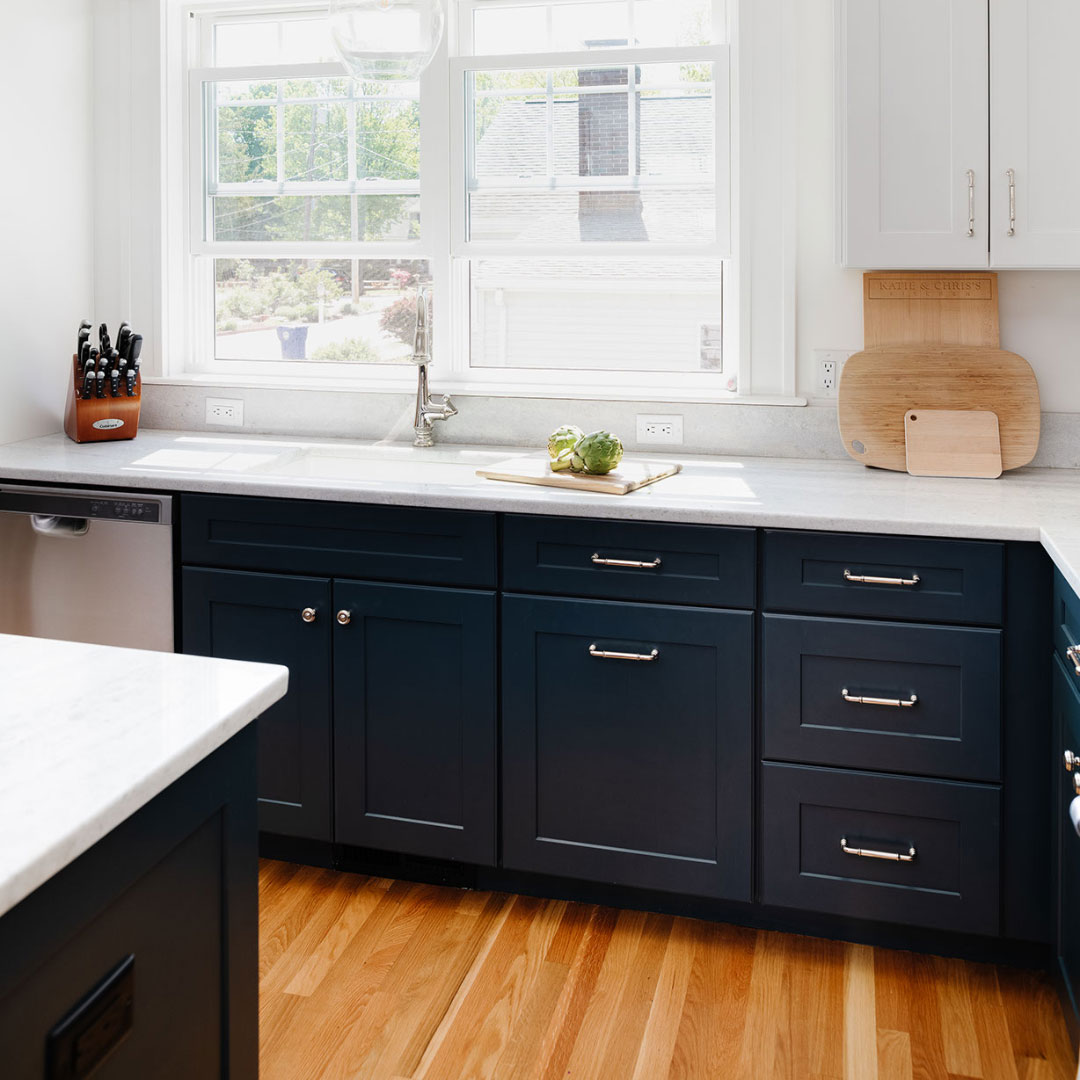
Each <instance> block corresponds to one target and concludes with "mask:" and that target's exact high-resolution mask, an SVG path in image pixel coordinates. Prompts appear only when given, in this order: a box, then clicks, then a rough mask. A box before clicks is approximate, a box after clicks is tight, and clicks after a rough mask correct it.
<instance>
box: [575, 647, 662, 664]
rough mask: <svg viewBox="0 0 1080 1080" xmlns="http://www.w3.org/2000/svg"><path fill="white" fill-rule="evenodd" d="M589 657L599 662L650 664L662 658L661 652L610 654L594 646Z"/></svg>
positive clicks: (590, 648) (655, 650) (657, 650)
mask: <svg viewBox="0 0 1080 1080" xmlns="http://www.w3.org/2000/svg"><path fill="white" fill-rule="evenodd" d="M589 655H590V656H595V657H596V659H597V660H638V661H640V662H641V663H644V664H648V663H651V662H652V661H653V660H656V659H657V658H658V657H659V656H660V650H659V649H653V651H652V652H651V653H632V652H608V651H606V650H604V649H598V648H597V647H596V645H595V644H593V645H590V646H589Z"/></svg>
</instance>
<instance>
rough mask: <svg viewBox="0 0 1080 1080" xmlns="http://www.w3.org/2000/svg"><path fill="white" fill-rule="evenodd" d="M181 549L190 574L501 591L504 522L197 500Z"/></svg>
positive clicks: (190, 505) (376, 509)
mask: <svg viewBox="0 0 1080 1080" xmlns="http://www.w3.org/2000/svg"><path fill="white" fill-rule="evenodd" d="M181 549H182V550H181V556H182V559H183V562H184V563H185V564H187V565H191V564H198V565H201V566H214V567H223V568H226V569H235V570H268V571H279V572H285V573H296V574H318V575H324V576H340V577H353V578H361V579H364V580H367V581H401V582H410V583H416V584H422V585H429V584H431V585H474V586H492V585H494V584H495V517H494V515H492V514H479V513H470V512H468V511H461V510H425V509H412V508H408V507H397V506H358V505H354V504H351V503H329V502H325V503H324V502H300V501H297V500H293V499H261V498H230V497H228V496H219V495H189V496H186V497H185V498H184V501H183V514H182V525H181Z"/></svg>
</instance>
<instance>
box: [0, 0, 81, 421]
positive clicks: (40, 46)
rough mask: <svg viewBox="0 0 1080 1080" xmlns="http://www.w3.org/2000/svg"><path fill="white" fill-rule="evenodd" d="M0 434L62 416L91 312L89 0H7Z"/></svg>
mask: <svg viewBox="0 0 1080 1080" xmlns="http://www.w3.org/2000/svg"><path fill="white" fill-rule="evenodd" d="M0 7H2V14H0V26H2V30H0V40H2V42H3V53H4V62H3V64H2V65H0V100H3V102H4V108H3V110H2V112H0V115H2V117H3V119H2V120H0V146H3V148H4V153H3V159H2V161H0V326H2V327H3V346H2V351H0V372H2V373H3V393H0V442H13V441H15V440H17V439H26V438H32V437H33V436H35V435H44V434H48V433H49V432H53V431H58V430H60V428H61V426H62V420H63V409H64V401H65V397H64V392H65V383H66V379H67V377H68V373H69V371H70V366H71V357H72V354H73V353H74V351H75V339H76V332H77V329H78V325H79V320H80V319H82V318H87V317H92V315H91V305H92V299H93V298H92V272H91V245H92V240H93V217H92V215H93V203H92V197H93V175H92V170H93V156H92V155H93V143H92V127H93V116H92V106H91V95H90V85H91V67H90V57H91V53H90V48H91V19H90V0H49V2H48V3H38V4H16V3H12V2H10V0H3V3H2V4H0Z"/></svg>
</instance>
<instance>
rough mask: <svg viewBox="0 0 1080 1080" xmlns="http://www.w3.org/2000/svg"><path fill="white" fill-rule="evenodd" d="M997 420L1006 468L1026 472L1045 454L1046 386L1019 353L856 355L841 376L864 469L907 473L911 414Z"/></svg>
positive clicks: (843, 423)
mask: <svg viewBox="0 0 1080 1080" xmlns="http://www.w3.org/2000/svg"><path fill="white" fill-rule="evenodd" d="M913 409H914V410H918V409H957V410H963V411H967V410H971V409H977V410H983V411H986V412H992V413H996V414H997V418H998V425H999V427H1000V430H1001V465H1002V468H1003V469H1006V470H1007V469H1019V468H1020V467H1021V466H1022V465H1026V464H1027V463H1028V462H1029V461H1031V459H1032V458H1033V457H1034V456H1035V451H1036V450H1037V449H1038V447H1039V427H1040V423H1041V419H1042V417H1041V413H1040V407H1039V384H1038V382H1037V381H1036V379H1035V373H1034V372H1033V371H1032V370H1031V365H1030V364H1028V362H1027V361H1026V360H1025V359H1024V358H1023V357H1022V356H1017V355H1016V353H1011V352H1004V351H1003V350H1001V349H985V348H977V347H974V346H962V345H955V346H950V345H936V346H935V345H920V346H914V345H888V346H884V347H880V348H877V349H866V350H864V351H863V352H861V353H856V354H855V355H854V356H852V357H851V358H850V359H849V360H848V361H847V363H846V364H845V365H844V369H843V372H842V374H841V376H840V389H839V397H838V401H837V412H838V417H839V421H840V435H841V437H842V439H843V441H844V449H845V450H847V452H848V453H849V454H850V455H851V456H852V457H853V458H854V459H855V460H856V461H861V462H862V463H863V464H864V465H874V466H877V467H878V468H881V469H894V470H896V471H897V472H905V471H907V450H906V433H905V430H904V417H905V416H906V415H907V413H908V412H909V411H911V410H913Z"/></svg>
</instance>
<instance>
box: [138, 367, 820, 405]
mask: <svg viewBox="0 0 1080 1080" xmlns="http://www.w3.org/2000/svg"><path fill="white" fill-rule="evenodd" d="M410 376H411V372H410ZM143 383H144V384H145V385H147V386H155V385H157V386H203V387H206V388H207V389H219V390H220V389H234V390H282V391H289V392H291V393H295V392H297V391H301V392H305V393H334V394H341V393H347V394H407V395H409V396H412V395H414V394H415V393H416V380H415V378H413V377H410V378H408V379H401V380H396V379H395V380H393V381H390V380H386V381H381V382H378V383H364V382H362V381H361V380H358V379H326V378H309V379H300V378H296V377H290V376H278V377H272V376H263V375H260V376H254V375H223V374H211V373H209V372H206V373H200V374H186V375H146V376H144V377H143ZM432 390H433V391H434V392H435V393H440V394H443V393H448V394H453V395H454V396H455V397H459V398H470V397H477V398H492V397H497V398H548V399H558V400H571V401H593V400H595V401H642V402H657V403H663V402H680V403H681V402H686V403H697V404H703V405H772V406H778V407H786V408H802V407H804V406H806V405H807V404H808V402H807V399H806V398H804V397H789V396H786V395H781V394H777V395H769V394H754V395H751V394H746V395H740V394H729V393H726V392H724V391H721V392H720V394H719V395H718V394H717V392H716V391H715V390H708V389H700V388H684V389H680V388H679V387H677V386H674V387H668V388H666V389H665V390H663V391H658V390H656V389H655V388H652V387H643V386H640V385H639V386H624V387H615V386H612V385H611V384H608V383H581V384H578V385H573V384H571V385H562V386H560V385H556V384H545V383H517V384H509V383H505V382H496V381H491V382H481V381H477V380H468V381H464V380H461V379H455V378H453V377H451V376H447V377H446V378H440V377H439V374H438V371H437V370H436V371H435V372H433V375H432Z"/></svg>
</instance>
